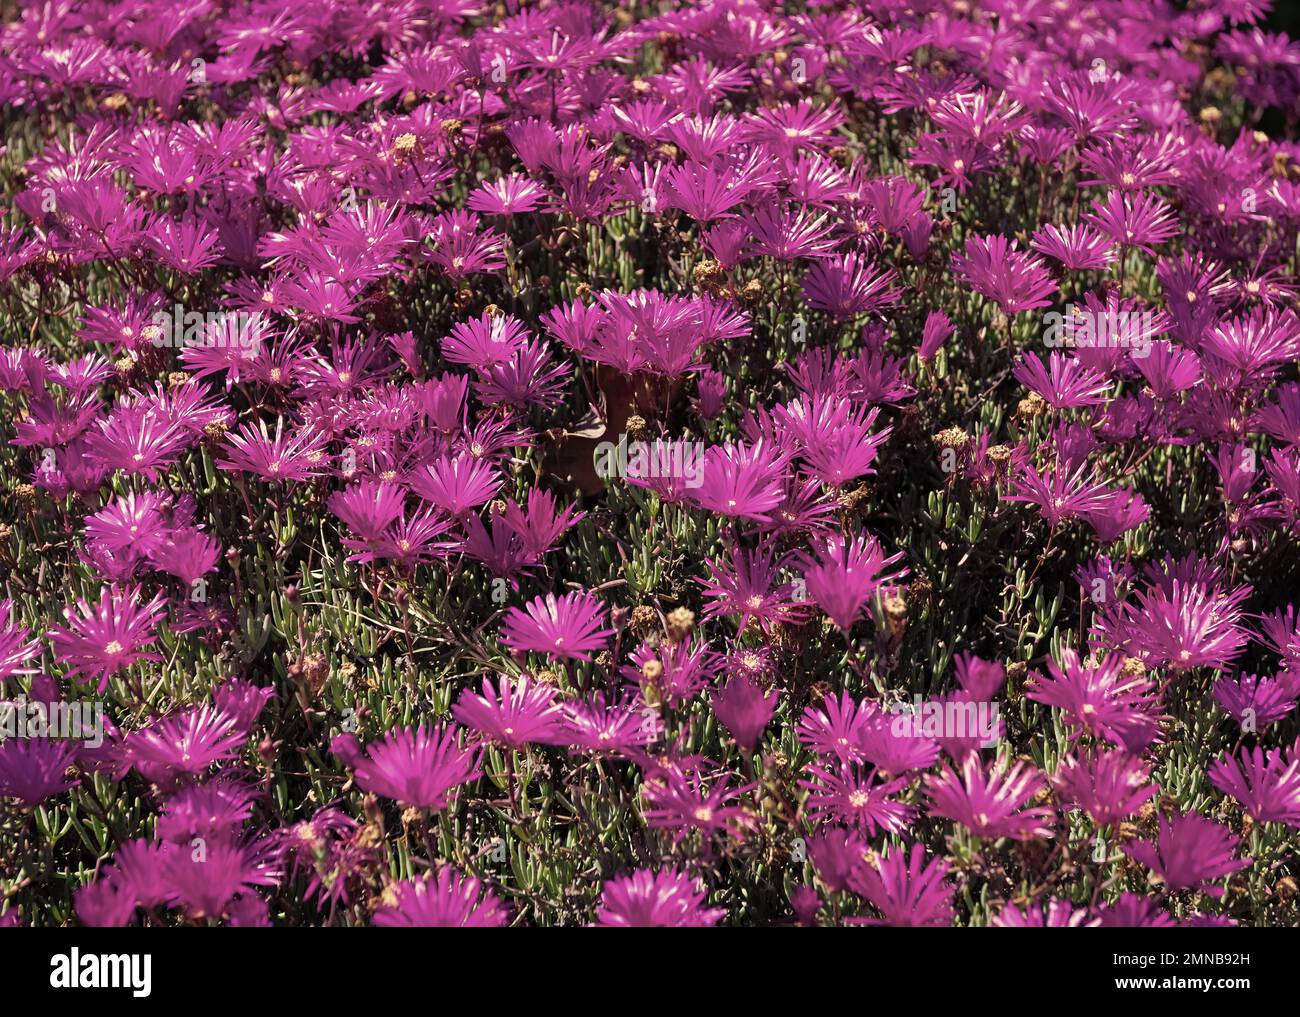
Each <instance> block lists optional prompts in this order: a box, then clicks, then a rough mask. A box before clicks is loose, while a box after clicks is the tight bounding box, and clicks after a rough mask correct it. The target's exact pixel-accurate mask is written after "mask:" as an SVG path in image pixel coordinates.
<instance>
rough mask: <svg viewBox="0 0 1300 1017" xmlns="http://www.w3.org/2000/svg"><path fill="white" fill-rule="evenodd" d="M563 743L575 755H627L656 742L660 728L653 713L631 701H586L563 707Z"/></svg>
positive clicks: (594, 697)
mask: <svg viewBox="0 0 1300 1017" xmlns="http://www.w3.org/2000/svg"><path fill="white" fill-rule="evenodd" d="M564 714H565V716H564V723H565V728H566V730H567V732H568V735H567V741H568V744H569V745H570V747H571V751H572V752H575V753H609V754H611V755H627V754H628V753H630V752H633V751H636V750H641V749H644V748H645V747H646V746H648V745H651V744H653V743H654V742H656V741H658V740H659V738H660V736H661V735H662V734H663V725H662V724H661V722H660V721H659V716H658V714H656V713H655V712H654V711H652V710H649V709H647V708H646V707H645V706H644V705H643V704H640V703H638V702H637V701H636V700H635V699H633V698H631V697H624V698H623V699H621V700H615V701H607V700H606V698H605V697H604V696H603V695H602V694H600V693H597V694H596V695H594V696H593V697H592V698H591V699H590V700H587V701H585V702H578V703H567V704H565V706H564Z"/></svg>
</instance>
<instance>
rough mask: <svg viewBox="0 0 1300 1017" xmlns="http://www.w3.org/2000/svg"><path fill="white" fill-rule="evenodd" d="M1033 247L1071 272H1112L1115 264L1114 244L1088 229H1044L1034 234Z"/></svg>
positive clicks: (1054, 227) (1064, 227)
mask: <svg viewBox="0 0 1300 1017" xmlns="http://www.w3.org/2000/svg"><path fill="white" fill-rule="evenodd" d="M1030 246H1031V247H1032V248H1033V249H1034V250H1035V251H1038V252H1039V253H1040V254H1045V255H1047V256H1048V257H1049V258H1054V259H1056V260H1057V261H1059V262H1060V263H1061V264H1062V265H1064V266H1065V267H1066V268H1068V269H1069V270H1070V271H1071V272H1079V271H1082V270H1083V269H1089V268H1100V269H1104V268H1108V267H1109V266H1110V264H1111V262H1113V261H1114V260H1115V252H1114V250H1113V249H1112V247H1111V242H1110V241H1109V240H1108V239H1107V238H1106V237H1105V236H1103V235H1102V234H1101V233H1100V232H1098V231H1097V230H1095V229H1091V228H1090V227H1088V226H1079V225H1075V226H1044V227H1043V228H1042V229H1040V230H1039V231H1038V232H1036V233H1035V234H1034V236H1033V239H1032V240H1031V241H1030Z"/></svg>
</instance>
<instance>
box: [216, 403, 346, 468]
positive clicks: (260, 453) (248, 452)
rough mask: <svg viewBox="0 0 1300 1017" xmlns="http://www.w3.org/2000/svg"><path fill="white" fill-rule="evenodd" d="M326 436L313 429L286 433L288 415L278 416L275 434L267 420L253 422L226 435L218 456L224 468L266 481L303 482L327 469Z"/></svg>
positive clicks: (218, 460)
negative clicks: (285, 422)
mask: <svg viewBox="0 0 1300 1017" xmlns="http://www.w3.org/2000/svg"><path fill="white" fill-rule="evenodd" d="M324 449H325V439H324V437H323V436H322V435H320V434H318V433H317V432H315V431H313V430H311V429H303V430H300V431H298V432H297V433H296V434H295V433H292V432H291V433H288V434H286V433H285V427H284V418H283V417H277V418H276V421H275V434H274V436H272V435H271V434H270V433H269V432H268V431H267V427H266V421H264V420H259V421H258V422H257V423H256V425H254V424H253V423H252V422H251V421H250V422H249V423H246V424H244V425H243V426H242V427H241V428H240V429H239V430H238V431H237V432H236V433H234V434H230V435H227V436H226V445H225V446H223V448H222V450H221V454H220V456H219V457H218V459H217V466H219V467H220V468H221V469H223V470H238V471H242V472H244V473H254V474H256V475H257V476H259V477H261V478H262V479H263V480H288V481H303V480H309V479H311V478H312V477H319V476H321V475H322V474H323V473H324V472H325V457H324Z"/></svg>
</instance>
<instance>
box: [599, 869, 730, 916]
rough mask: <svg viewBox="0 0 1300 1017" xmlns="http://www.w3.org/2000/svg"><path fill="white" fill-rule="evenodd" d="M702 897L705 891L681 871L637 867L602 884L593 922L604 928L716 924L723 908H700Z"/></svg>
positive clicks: (722, 912) (703, 898)
mask: <svg viewBox="0 0 1300 1017" xmlns="http://www.w3.org/2000/svg"><path fill="white" fill-rule="evenodd" d="M704 900H705V894H704V892H703V891H701V890H699V889H697V888H696V885H695V883H694V881H693V880H691V879H690V878H689V877H688V876H687V875H685V874H684V873H682V872H678V871H677V870H675V869H665V870H663V871H662V872H653V871H651V870H650V869H638V870H637V871H635V872H633V873H632V875H630V876H624V877H622V878H620V879H611V880H609V881H608V882H607V883H606V884H605V886H604V889H603V890H602V892H601V896H600V908H599V909H598V910H597V912H596V922H595V924H596V925H599V926H604V927H606V928H612V927H625V928H651V927H653V928H683V927H687V926H709V925H717V924H718V922H719V920H720V919H721V918H722V916H723V915H725V914H726V910H725V909H723V908H706V907H703V904H704Z"/></svg>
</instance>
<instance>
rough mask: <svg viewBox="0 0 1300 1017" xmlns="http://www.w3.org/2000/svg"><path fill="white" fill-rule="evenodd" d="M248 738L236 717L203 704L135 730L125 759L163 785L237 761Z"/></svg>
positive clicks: (129, 737)
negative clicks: (240, 750) (235, 759)
mask: <svg viewBox="0 0 1300 1017" xmlns="http://www.w3.org/2000/svg"><path fill="white" fill-rule="evenodd" d="M247 737H248V732H247V729H243V728H240V727H239V726H238V725H237V724H236V723H235V718H234V717H232V716H230V715H229V714H226V713H223V712H221V711H220V710H216V709H214V708H213V707H211V706H208V705H207V704H204V705H201V706H195V707H191V708H190V709H187V710H181V711H180V712H179V713H174V714H172V715H171V716H170V717H164V718H162V719H161V720H157V721H154V723H152V724H150V725H149V726H148V727H146V728H141V729H140V730H139V731H132V732H131V733H130V734H128V735H127V736H126V758H127V759H128V760H129V761H130V763H131V765H132V766H134V767H135V768H136V769H137V770H139V771H140V773H141V774H143V775H144V776H145V777H146V778H148V779H149V780H150V781H152V782H153V783H155V784H164V783H168V782H175V781H176V780H177V779H179V778H181V777H187V776H195V775H198V774H201V773H204V772H206V771H207V769H208V768H209V767H210V766H212V764H213V763H219V762H222V761H224V760H227V759H234V758H235V756H236V755H237V754H238V752H239V748H240V746H241V745H243V743H244V739H245V738H247Z"/></svg>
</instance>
